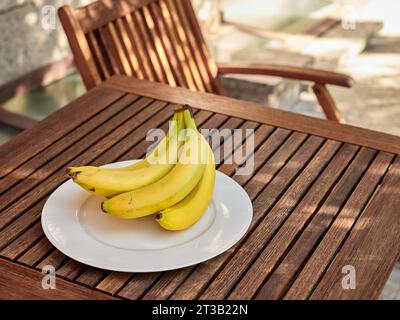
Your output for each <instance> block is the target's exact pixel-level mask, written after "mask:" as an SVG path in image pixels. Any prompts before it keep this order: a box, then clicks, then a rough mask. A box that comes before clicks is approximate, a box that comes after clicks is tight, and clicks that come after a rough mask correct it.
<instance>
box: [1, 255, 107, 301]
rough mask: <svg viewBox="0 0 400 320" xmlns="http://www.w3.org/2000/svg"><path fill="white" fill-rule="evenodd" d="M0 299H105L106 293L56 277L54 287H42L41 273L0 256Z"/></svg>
mask: <svg viewBox="0 0 400 320" xmlns="http://www.w3.org/2000/svg"><path fill="white" fill-rule="evenodd" d="M0 275H1V276H0V299H1V300H5V299H7V300H11V299H46V300H47V299H49V300H63V299H73V300H75V299H76V300H106V299H111V298H112V297H110V296H109V295H108V294H105V293H101V292H99V291H94V290H91V289H89V288H85V287H82V286H79V285H77V284H74V283H71V282H68V281H65V280H63V279H60V278H57V279H56V289H54V290H52V289H43V288H42V286H41V285H42V279H43V274H42V273H41V272H39V271H37V270H34V269H30V268H28V267H23V266H21V265H18V264H16V263H11V262H9V261H6V260H5V259H2V258H0Z"/></svg>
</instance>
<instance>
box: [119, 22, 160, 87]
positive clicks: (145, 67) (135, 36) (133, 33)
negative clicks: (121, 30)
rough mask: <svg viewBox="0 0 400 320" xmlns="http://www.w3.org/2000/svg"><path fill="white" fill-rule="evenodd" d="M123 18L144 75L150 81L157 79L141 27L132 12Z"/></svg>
mask: <svg viewBox="0 0 400 320" xmlns="http://www.w3.org/2000/svg"><path fill="white" fill-rule="evenodd" d="M122 20H123V22H124V24H125V27H126V31H127V33H128V37H129V38H130V40H131V43H132V47H133V48H135V49H136V54H137V55H138V62H139V66H140V67H141V69H142V72H143V75H144V76H145V78H146V79H148V80H150V81H155V79H156V73H155V70H154V66H153V65H152V63H151V60H150V57H149V56H148V54H147V51H146V48H145V44H144V43H143V40H142V37H141V36H140V35H139V32H138V29H139V28H138V27H137V25H136V23H135V20H134V19H133V17H132V15H130V14H128V15H126V16H125V17H124V18H123V19H122Z"/></svg>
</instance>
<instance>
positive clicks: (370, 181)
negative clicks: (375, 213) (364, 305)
mask: <svg viewBox="0 0 400 320" xmlns="http://www.w3.org/2000/svg"><path fill="white" fill-rule="evenodd" d="M391 159H392V156H391V155H388V154H382V153H381V154H379V156H378V157H377V158H376V159H375V160H374V162H373V163H372V165H371V166H370V168H369V169H368V171H367V172H366V174H365V175H364V177H363V178H362V180H361V182H360V183H359V184H358V185H357V187H356V189H355V190H354V192H353V193H352V194H351V196H350V198H349V200H348V201H347V202H346V204H345V205H344V206H343V208H342V209H341V210H340V211H339V213H338V214H337V216H336V214H335V215H334V216H333V217H332V218H335V221H334V222H333V224H332V225H330V224H331V222H330V221H329V220H328V221H323V225H322V226H321V227H320V228H318V229H317V231H318V234H320V235H323V233H324V232H326V234H325V235H324V236H323V239H322V240H321V241H320V243H319V244H318V247H317V248H316V249H315V250H314V252H313V254H312V255H311V257H310V258H309V260H308V262H307V264H306V265H305V266H304V268H303V270H302V271H301V272H300V274H299V275H298V277H297V278H296V280H295V281H294V283H293V284H292V286H291V287H290V289H289V291H288V293H287V294H286V295H285V299H297V298H301V297H303V298H306V297H308V296H309V294H310V293H311V292H312V290H313V288H314V286H315V284H316V283H317V282H318V281H319V278H320V276H321V274H322V273H323V272H324V270H325V268H326V267H327V266H328V265H329V263H330V262H331V260H332V259H333V258H334V256H335V254H336V252H337V250H338V248H339V247H340V244H341V243H342V241H343V239H344V238H345V236H346V235H347V233H348V231H349V228H350V227H351V225H352V224H353V223H354V221H355V219H357V217H358V216H359V214H360V213H361V212H362V210H363V208H364V207H365V205H366V203H367V201H368V199H369V197H370V196H371V195H372V194H373V192H374V190H375V188H376V186H377V184H378V183H379V181H380V179H381V178H382V176H383V175H384V174H385V171H386V169H387V168H388V166H389V164H390V161H391ZM322 214H323V212H322ZM322 218H323V217H318V218H317V221H315V222H316V223H319V222H320V221H319V220H321V219H322ZM332 218H331V219H332ZM311 227H312V228H315V226H314V224H313V225H312V226H311ZM327 228H329V229H328V230H326V229H327ZM311 231H312V230H310V232H311Z"/></svg>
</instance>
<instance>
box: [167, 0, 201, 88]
mask: <svg viewBox="0 0 400 320" xmlns="http://www.w3.org/2000/svg"><path fill="white" fill-rule="evenodd" d="M159 10H160V12H159V14H160V19H162V21H163V24H164V25H165V27H166V32H167V33H168V34H169V39H170V41H171V45H172V49H173V50H175V54H176V57H177V59H178V63H179V65H180V67H181V69H182V72H183V74H184V78H185V80H186V82H187V87H188V88H189V89H191V90H201V89H202V90H203V91H204V87H202V86H201V87H198V86H197V85H196V83H195V80H194V78H193V76H192V72H191V70H190V67H189V62H188V59H187V57H186V55H185V52H184V49H183V47H182V44H181V42H180V40H179V36H178V35H177V32H176V31H175V28H174V26H173V21H172V16H171V14H170V12H169V10H168V7H167V5H166V3H165V1H164V0H161V1H160V3H159ZM200 83H201V81H200Z"/></svg>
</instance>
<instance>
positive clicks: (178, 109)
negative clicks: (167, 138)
mask: <svg viewBox="0 0 400 320" xmlns="http://www.w3.org/2000/svg"><path fill="white" fill-rule="evenodd" d="M185 110H189V112H190V115H192V114H193V108H192V107H191V106H190V105H188V104H180V105H177V106H176V107H175V110H174V113H179V112H183V111H185Z"/></svg>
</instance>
